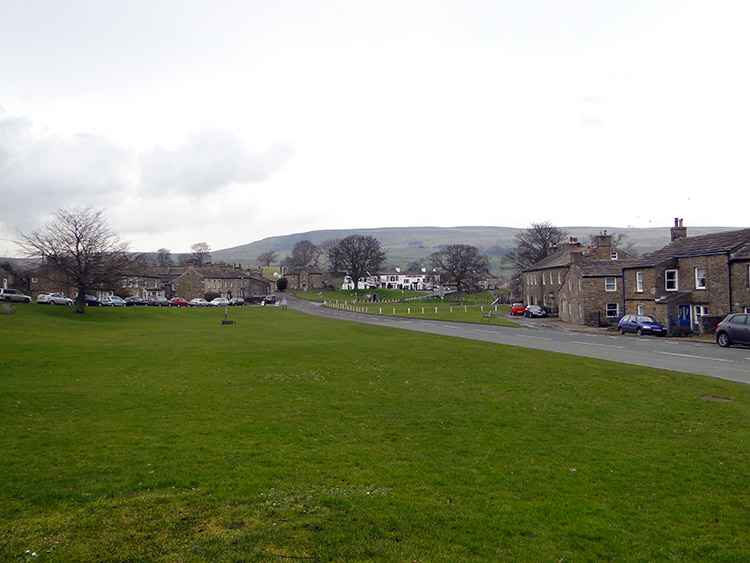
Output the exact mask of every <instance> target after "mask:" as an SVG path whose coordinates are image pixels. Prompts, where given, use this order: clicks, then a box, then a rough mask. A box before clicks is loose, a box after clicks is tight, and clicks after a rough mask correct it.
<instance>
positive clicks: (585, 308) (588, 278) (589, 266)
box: [558, 252, 632, 326]
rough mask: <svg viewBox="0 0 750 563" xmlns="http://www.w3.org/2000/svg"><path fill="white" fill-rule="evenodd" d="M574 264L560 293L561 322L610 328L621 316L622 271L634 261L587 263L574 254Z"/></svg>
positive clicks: (618, 260) (579, 253) (591, 261)
mask: <svg viewBox="0 0 750 563" xmlns="http://www.w3.org/2000/svg"><path fill="white" fill-rule="evenodd" d="M571 258H572V261H573V262H572V264H571V265H570V267H569V268H568V273H567V276H566V277H565V281H564V283H563V284H562V286H561V287H560V290H559V292H558V300H559V303H560V308H559V312H558V314H559V316H560V320H562V321H565V322H569V323H574V324H593V325H597V326H604V325H607V324H609V323H611V322H613V321H615V320H616V319H618V318H619V317H620V316H621V315H622V313H621V310H622V292H623V284H622V268H623V266H624V265H626V264H628V263H630V262H632V260H620V259H617V260H586V259H584V256H583V253H581V252H574V253H572V254H571Z"/></svg>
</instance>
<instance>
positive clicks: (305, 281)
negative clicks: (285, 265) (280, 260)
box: [284, 268, 324, 291]
mask: <svg viewBox="0 0 750 563" xmlns="http://www.w3.org/2000/svg"><path fill="white" fill-rule="evenodd" d="M284 277H285V278H286V279H287V282H289V289H301V290H302V291H308V290H316V291H317V290H321V289H323V287H324V286H323V272H318V271H316V270H308V269H307V268H300V269H297V270H292V271H291V272H285V273H284Z"/></svg>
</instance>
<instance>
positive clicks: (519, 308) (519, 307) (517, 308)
mask: <svg viewBox="0 0 750 563" xmlns="http://www.w3.org/2000/svg"><path fill="white" fill-rule="evenodd" d="M525 310H526V307H525V306H524V304H523V303H513V305H511V306H510V314H511V316H515V315H523V313H524V311H525Z"/></svg>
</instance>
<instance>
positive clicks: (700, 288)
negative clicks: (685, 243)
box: [694, 266, 706, 291]
mask: <svg viewBox="0 0 750 563" xmlns="http://www.w3.org/2000/svg"><path fill="white" fill-rule="evenodd" d="M698 270H703V276H702V277H699V276H698ZM694 271H695V289H699V290H701V291H704V290H706V267H705V266H696V267H695V269H694ZM701 280H702V282H703V283H702V285H700V284H699V282H700V281H701Z"/></svg>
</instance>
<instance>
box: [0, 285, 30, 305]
mask: <svg viewBox="0 0 750 563" xmlns="http://www.w3.org/2000/svg"><path fill="white" fill-rule="evenodd" d="M0 301H16V302H18V303H31V297H29V296H28V295H24V294H23V293H21V292H20V291H18V290H17V289H10V288H7V289H0Z"/></svg>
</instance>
